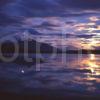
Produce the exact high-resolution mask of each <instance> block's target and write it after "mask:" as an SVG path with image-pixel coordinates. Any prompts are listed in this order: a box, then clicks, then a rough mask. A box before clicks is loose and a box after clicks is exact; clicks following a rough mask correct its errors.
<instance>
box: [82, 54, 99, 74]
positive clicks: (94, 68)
mask: <svg viewBox="0 0 100 100" xmlns="http://www.w3.org/2000/svg"><path fill="white" fill-rule="evenodd" d="M82 64H84V65H86V66H87V68H86V69H88V70H90V71H91V73H92V75H100V63H99V62H98V61H97V59H96V56H95V54H89V58H88V59H86V60H83V61H82Z"/></svg>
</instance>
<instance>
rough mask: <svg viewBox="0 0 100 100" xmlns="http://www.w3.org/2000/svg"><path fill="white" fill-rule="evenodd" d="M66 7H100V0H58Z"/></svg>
mask: <svg viewBox="0 0 100 100" xmlns="http://www.w3.org/2000/svg"><path fill="white" fill-rule="evenodd" d="M57 1H58V2H59V4H60V5H62V6H63V7H65V8H78V9H100V0H57Z"/></svg>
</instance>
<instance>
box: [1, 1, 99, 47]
mask: <svg viewBox="0 0 100 100" xmlns="http://www.w3.org/2000/svg"><path fill="white" fill-rule="evenodd" d="M24 31H28V32H29V33H31V34H32V35H34V36H33V38H34V39H37V41H40V42H45V43H49V44H51V45H53V46H56V47H61V46H62V47H68V49H77V48H79V49H81V48H83V49H100V43H99V41H100V0H0V37H4V36H8V35H12V34H17V35H19V36H21V35H22V34H23V32H24Z"/></svg>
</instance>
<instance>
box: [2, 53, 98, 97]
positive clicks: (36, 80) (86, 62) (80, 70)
mask: <svg viewBox="0 0 100 100" xmlns="http://www.w3.org/2000/svg"><path fill="white" fill-rule="evenodd" d="M32 56H34V55H32ZM37 56H38V57H39V56H40V55H37ZM42 57H44V59H45V63H42V64H37V65H32V66H31V67H29V66H27V65H26V66H23V65H18V64H14V63H10V64H7V63H0V91H4V92H13V93H19V94H20V93H23V94H24V93H25V94H34V95H35V94H46V93H47V92H51V93H52V94H55V95H57V94H59V95H94V96H95V95H98V96H99V94H100V59H99V58H100V55H94V54H89V55H75V54H59V55H52V56H51V55H50V54H45V55H43V56H42Z"/></svg>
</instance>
